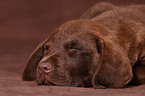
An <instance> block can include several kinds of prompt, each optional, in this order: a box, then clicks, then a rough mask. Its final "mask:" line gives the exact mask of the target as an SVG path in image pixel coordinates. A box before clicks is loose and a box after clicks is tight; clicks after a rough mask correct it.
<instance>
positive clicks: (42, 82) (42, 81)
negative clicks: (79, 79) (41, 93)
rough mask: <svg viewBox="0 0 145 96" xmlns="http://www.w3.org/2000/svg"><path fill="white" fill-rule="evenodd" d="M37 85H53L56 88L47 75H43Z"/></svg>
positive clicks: (38, 79)
mask: <svg viewBox="0 0 145 96" xmlns="http://www.w3.org/2000/svg"><path fill="white" fill-rule="evenodd" d="M37 84H38V85H53V86H55V85H56V84H54V83H53V82H51V81H50V79H49V77H48V76H47V75H41V76H39V78H37Z"/></svg>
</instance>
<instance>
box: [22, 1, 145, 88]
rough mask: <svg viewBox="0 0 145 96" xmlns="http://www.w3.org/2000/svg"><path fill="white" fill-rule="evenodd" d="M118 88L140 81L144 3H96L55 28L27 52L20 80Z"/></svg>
mask: <svg viewBox="0 0 145 96" xmlns="http://www.w3.org/2000/svg"><path fill="white" fill-rule="evenodd" d="M36 78H37V82H38V84H40V85H41V84H46V85H64V86H86V87H87V86H93V87H95V88H106V87H111V88H120V87H124V86H125V85H126V84H129V83H130V84H145V5H130V6H122V7H117V6H115V5H113V4H110V3H99V4H96V5H95V6H93V7H91V8H90V9H88V10H87V11H86V12H85V13H84V14H83V15H82V16H81V19H80V20H72V21H69V22H66V23H65V24H63V25H61V26H60V27H59V28H57V29H56V30H55V31H54V32H53V33H52V34H51V35H50V36H49V37H48V38H47V39H46V40H44V41H43V42H42V43H41V44H40V45H39V46H38V47H37V48H36V49H35V51H34V52H33V53H32V55H31V56H30V59H29V61H28V63H27V65H26V67H25V69H24V72H23V80H35V79H36Z"/></svg>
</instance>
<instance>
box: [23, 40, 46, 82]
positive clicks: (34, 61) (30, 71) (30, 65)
mask: <svg viewBox="0 0 145 96" xmlns="http://www.w3.org/2000/svg"><path fill="white" fill-rule="evenodd" d="M46 41H47V40H44V41H43V42H42V43H40V44H39V45H38V47H37V48H36V49H35V50H34V51H33V53H32V54H31V56H30V58H29V60H28V62H27V64H26V66H25V68H24V71H23V75H22V79H23V80H25V81H32V80H35V79H36V68H37V65H38V63H39V61H40V60H41V58H42V57H43V54H44V51H45V50H48V48H47V47H46V45H45V42H46Z"/></svg>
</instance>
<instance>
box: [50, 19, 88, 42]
mask: <svg viewBox="0 0 145 96" xmlns="http://www.w3.org/2000/svg"><path fill="white" fill-rule="evenodd" d="M88 24H89V23H88V22H87V21H83V20H82V21H81V20H79V21H78V20H74V21H69V22H67V23H65V24H63V25H61V26H60V27H58V28H57V29H56V30H55V31H54V32H53V33H52V35H51V36H50V37H49V41H55V42H63V41H64V40H65V41H67V40H68V41H69V40H77V39H81V38H82V37H83V35H86V34H87V33H88V31H90V28H89V25H88Z"/></svg>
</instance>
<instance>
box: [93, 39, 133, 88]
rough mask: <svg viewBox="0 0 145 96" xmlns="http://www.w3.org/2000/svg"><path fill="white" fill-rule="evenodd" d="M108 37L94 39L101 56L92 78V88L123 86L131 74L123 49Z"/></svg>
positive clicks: (130, 77) (128, 80)
mask: <svg viewBox="0 0 145 96" xmlns="http://www.w3.org/2000/svg"><path fill="white" fill-rule="evenodd" d="M108 38H109V37H107V38H105V37H104V38H103V39H101V38H98V39H97V40H96V44H97V50H98V53H100V57H101V58H100V63H99V64H98V65H97V66H98V67H97V69H96V72H95V73H94V75H93V78H92V85H93V86H94V88H105V87H116V88H117V87H123V86H125V85H126V84H127V83H129V82H130V80H131V79H132V76H133V75H132V67H131V65H130V61H129V59H128V56H127V54H125V50H124V49H123V48H122V47H120V46H119V45H118V44H116V43H114V41H113V40H112V39H108ZM104 86H105V87H104Z"/></svg>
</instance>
